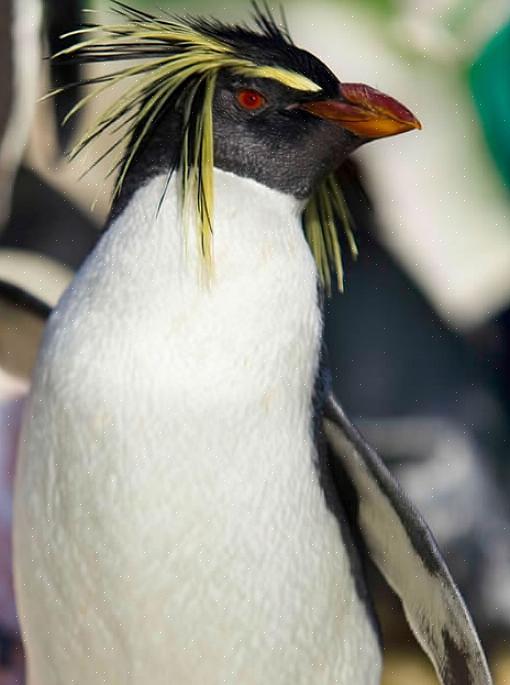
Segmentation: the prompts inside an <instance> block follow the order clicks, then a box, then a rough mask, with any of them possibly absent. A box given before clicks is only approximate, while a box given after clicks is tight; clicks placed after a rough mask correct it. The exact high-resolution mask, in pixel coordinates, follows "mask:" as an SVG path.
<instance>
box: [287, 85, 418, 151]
mask: <svg viewBox="0 0 510 685" xmlns="http://www.w3.org/2000/svg"><path fill="white" fill-rule="evenodd" d="M339 91H340V92H339V98H338V99H336V98H335V99H331V100H318V101H311V102H304V103H301V104H300V105H299V108H300V109H304V110H306V111H307V112H310V113H311V114H315V115H316V116H318V117H321V118H322V119H328V120H329V121H334V122H336V123H338V124H340V126H342V127H343V128H345V129H347V130H348V131H351V132H352V133H355V134H356V135H357V136H359V137H360V138H365V139H370V138H385V137H386V136H394V135H397V133H405V131H411V130H413V129H421V124H420V122H419V121H418V119H417V118H416V117H415V116H414V114H413V113H412V112H410V111H409V110H408V109H407V107H404V105H402V104H401V103H400V102H398V101H397V100H395V99H394V98H392V97H390V96H389V95H385V94H384V93H381V92H380V91H379V90H376V89H375V88H371V87H370V86H366V85H365V84H363V83H342V84H341V85H340V87H339Z"/></svg>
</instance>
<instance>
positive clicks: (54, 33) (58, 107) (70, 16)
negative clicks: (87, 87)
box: [44, 0, 88, 151]
mask: <svg viewBox="0 0 510 685" xmlns="http://www.w3.org/2000/svg"><path fill="white" fill-rule="evenodd" d="M86 4H88V3H86V2H83V0H65V2H56V1H55V0H46V2H45V6H44V11H45V19H46V31H47V35H48V43H49V52H50V56H51V55H55V54H56V53H57V52H60V50H64V49H65V48H67V47H69V46H70V45H73V44H74V43H76V36H68V37H62V36H65V34H67V33H69V32H70V31H75V30H76V29H77V28H79V27H80V26H81V24H82V23H83V13H82V10H83V9H84V7H85V6H86ZM81 70H82V67H81V65H80V64H78V63H77V62H73V61H68V62H62V61H59V60H56V61H53V60H52V61H50V78H51V85H52V88H54V89H55V88H66V90H64V91H63V92H62V93H59V94H58V95H56V96H55V97H54V98H53V103H54V108H55V117H56V125H57V126H56V128H57V136H58V140H59V144H60V149H61V150H62V151H64V150H66V149H67V147H68V146H69V143H70V142H71V139H72V137H73V135H74V132H75V130H76V126H77V124H78V123H79V117H73V118H72V120H71V121H68V122H66V123H65V124H63V123H62V122H63V121H64V118H65V116H66V114H67V113H68V112H69V111H70V110H71V109H72V107H74V105H75V104H76V103H77V102H78V97H79V89H80V87H79V86H78V85H77V84H78V83H79V81H80V79H81Z"/></svg>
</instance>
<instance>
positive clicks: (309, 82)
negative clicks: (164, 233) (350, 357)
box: [57, 0, 420, 285]
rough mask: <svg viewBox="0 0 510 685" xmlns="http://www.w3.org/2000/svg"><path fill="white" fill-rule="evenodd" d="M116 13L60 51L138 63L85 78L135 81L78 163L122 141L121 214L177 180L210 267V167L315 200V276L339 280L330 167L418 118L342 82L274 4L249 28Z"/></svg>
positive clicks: (337, 191) (339, 200)
mask: <svg viewBox="0 0 510 685" xmlns="http://www.w3.org/2000/svg"><path fill="white" fill-rule="evenodd" d="M114 5H115V7H116V11H117V13H118V14H119V15H120V16H121V17H122V19H123V20H124V23H121V24H113V25H111V26H101V27H87V28H86V29H83V31H82V33H85V34H86V36H85V40H83V41H82V42H79V43H77V44H76V45H74V46H72V47H71V48H66V49H65V50H63V51H62V52H61V53H59V55H57V58H60V59H75V60H78V61H81V62H96V61H117V60H131V61H132V62H131V64H130V66H128V67H125V68H122V69H120V70H117V71H114V72H113V73H112V74H111V75H106V76H105V75H101V76H99V77H95V78H92V79H89V80H88V82H87V83H89V84H96V85H97V89H98V91H103V90H105V89H106V88H107V87H108V86H109V85H116V84H118V83H119V82H121V81H122V82H123V81H129V82H130V84H131V85H130V86H129V88H128V89H127V91H126V93H125V95H124V96H123V97H121V98H117V100H116V101H115V102H114V103H113V104H112V105H111V106H110V107H109V108H107V109H106V110H105V111H104V112H103V114H102V115H100V116H99V117H98V118H97V119H96V122H95V125H94V126H93V128H92V129H91V130H89V131H88V132H87V133H86V134H85V135H84V137H83V138H82V139H81V140H80V141H79V142H78V144H77V145H76V147H75V149H74V150H73V151H72V153H71V157H73V156H75V155H77V154H78V153H79V152H81V150H83V149H84V148H85V147H86V146H87V145H88V144H89V143H90V142H91V141H92V140H93V139H94V138H96V137H97V136H98V135H100V134H103V133H104V132H105V131H108V132H110V133H113V134H117V140H116V142H114V144H113V145H111V146H110V147H109V148H108V149H107V150H106V153H105V154H107V153H109V152H115V150H116V149H121V150H122V153H121V156H120V159H119V160H118V162H117V163H116V164H115V165H114V169H113V170H117V169H118V173H117V182H116V186H115V195H116V196H117V211H118V210H119V207H121V206H122V205H124V204H126V202H127V201H128V200H129V197H130V196H131V195H132V194H133V192H134V191H135V190H136V189H137V188H138V187H140V185H141V184H142V183H144V182H145V181H146V180H148V178H150V177H151V176H154V175H158V174H166V175H167V178H169V177H170V175H171V174H172V173H173V172H174V171H176V172H177V173H180V175H181V178H182V183H181V184H180V187H181V189H182V194H183V198H182V199H183V203H182V204H183V207H186V206H189V200H190V199H191V200H192V205H194V208H195V210H196V222H195V223H196V225H197V227H198V236H199V242H200V246H201V250H202V253H203V256H204V263H205V264H206V265H210V264H211V261H212V237H213V174H212V171H213V167H215V166H216V167H218V168H220V169H223V170H226V171H230V172H232V173H234V174H237V175H239V176H243V177H248V178H251V179H254V180H255V181H258V182H260V183H262V184H264V185H267V186H269V187H270V188H273V189H276V190H279V191H282V192H285V193H288V194H291V195H293V196H294V197H296V198H298V199H301V200H303V201H308V203H307V204H306V207H305V210H304V213H303V220H304V228H305V232H306V234H307V237H308V238H309V242H310V244H311V248H312V252H314V256H315V258H316V261H317V264H318V267H319V273H320V275H321V278H322V280H323V282H324V281H329V280H330V265H331V264H332V266H333V269H334V270H335V271H336V272H337V276H339V279H338V281H339V284H341V260H340V257H339V255H340V246H339V243H338V237H337V235H336V228H335V226H334V224H335V222H336V221H337V220H338V219H339V220H340V222H341V223H343V224H344V228H345V230H346V232H347V234H348V237H352V236H349V227H348V225H347V224H346V216H347V212H346V207H345V203H344V201H343V197H342V192H341V188H340V187H339V185H338V183H337V181H336V179H335V175H334V171H335V169H337V168H338V167H339V166H340V164H341V163H342V162H343V161H344V159H345V158H346V157H347V155H348V154H349V153H350V152H352V151H353V150H355V149H356V148H357V147H359V146H360V145H362V144H363V143H365V142H367V141H369V140H373V139H376V138H381V137H384V136H388V135H395V134H397V133H402V132H404V131H409V130H411V129H415V128H420V124H419V122H418V120H417V119H416V118H415V117H414V115H413V114H412V113H411V112H410V111H409V110H408V109H406V108H405V107H404V106H403V105H401V104H400V103H399V102H397V101H396V100H394V99H393V98H391V97H389V96H387V95H385V94H383V93H381V92H379V91H377V90H375V89H374V88H371V87H370V86H366V85H363V84H352V83H341V82H340V81H339V80H338V78H337V77H336V76H335V75H334V74H333V73H332V72H331V71H330V70H329V69H328V67H327V66H326V65H324V64H323V63H322V62H321V61H320V60H319V59H317V58H316V57H315V56H314V55H312V54H310V53H309V52H307V51H305V50H302V49H300V48H298V47H297V46H295V45H294V43H293V42H292V39H291V38H290V35H289V32H288V30H287V28H286V27H285V26H284V27H283V28H282V27H281V26H279V25H278V24H277V22H276V20H275V18H274V17H273V15H272V14H271V12H270V10H269V9H268V8H267V7H264V8H263V9H261V8H259V6H258V5H257V4H256V3H254V4H253V8H254V12H253V19H254V26H253V27H252V28H250V27H248V26H246V25H245V24H241V25H229V24H224V23H221V22H219V21H216V20H212V19H205V18H193V17H187V18H185V19H176V18H174V17H166V18H161V19H159V18H156V17H154V16H152V15H150V14H149V13H147V12H144V11H141V10H137V9H134V8H130V7H128V6H127V5H125V4H124V3H122V2H118V1H116V0H114ZM94 29H98V30H100V31H101V32H102V33H101V34H100V36H99V37H98V38H90V32H91V31H93V30H94ZM78 33H80V32H78ZM133 61H134V66H133ZM93 95H94V94H92V95H90V94H89V95H88V96H86V97H85V98H84V99H83V101H82V102H81V103H79V104H78V105H77V106H75V107H74V108H73V110H71V112H70V115H72V114H74V113H75V112H77V111H78V110H79V109H80V108H81V107H82V106H83V105H84V104H86V103H87V102H89V101H90V99H91V97H92V96H93ZM123 122H124V123H125V124H126V127H124V128H122V126H121V125H122V123H123ZM126 138H127V139H128V141H129V142H128V145H127V146H126V145H125V143H126ZM104 156H105V155H103V157H104ZM113 170H112V171H113ZM350 242H351V243H352V242H353V241H350ZM326 285H327V283H326Z"/></svg>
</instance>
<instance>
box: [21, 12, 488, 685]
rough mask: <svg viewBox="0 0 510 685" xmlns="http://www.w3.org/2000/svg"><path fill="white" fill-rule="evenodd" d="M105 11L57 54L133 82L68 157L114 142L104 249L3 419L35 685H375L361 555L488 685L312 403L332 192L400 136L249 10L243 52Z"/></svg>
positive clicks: (352, 448) (191, 29)
mask: <svg viewBox="0 0 510 685" xmlns="http://www.w3.org/2000/svg"><path fill="white" fill-rule="evenodd" d="M115 7H116V10H117V12H118V14H119V15H120V17H119V19H118V21H117V23H114V24H112V25H108V26H103V27H96V28H101V34H100V35H99V37H95V36H94V30H95V27H91V26H87V27H86V28H84V29H83V30H82V40H79V42H78V43H77V44H76V45H75V46H74V47H71V48H69V47H67V48H65V50H64V51H62V53H61V54H60V58H61V59H73V60H78V61H80V62H85V63H86V62H93V61H117V60H124V59H129V60H130V62H129V66H127V67H125V68H120V69H116V70H115V71H114V72H113V73H112V74H110V75H109V76H104V75H103V76H100V77H97V78H92V79H90V81H89V83H90V82H91V83H95V84H96V88H97V89H99V90H104V89H107V88H108V87H109V86H116V85H118V84H119V83H124V82H125V81H126V80H127V81H131V83H130V85H129V86H128V88H127V89H126V91H125V94H124V95H123V96H120V97H117V98H116V99H115V101H114V102H113V104H112V105H110V106H109V107H108V108H107V109H106V110H105V111H104V113H103V114H100V115H99V116H98V118H97V120H96V122H95V124H94V125H93V127H92V129H91V130H90V131H89V132H87V133H86V134H85V136H84V138H83V139H82V140H81V141H80V142H79V143H78V144H77V146H76V148H75V153H79V152H80V151H81V150H82V149H84V148H85V147H86V146H87V145H88V143H89V142H90V141H91V140H94V139H95V138H96V137H97V136H98V135H101V134H104V133H105V132H107V133H108V132H110V133H111V134H112V136H113V137H115V135H117V136H118V141H119V145H122V143H125V137H126V135H128V136H129V141H128V144H127V146H126V145H124V147H123V148H122V149H120V148H119V147H118V146H117V145H116V143H115V142H113V143H112V142H111V141H112V138H110V139H109V140H108V142H107V143H106V146H107V149H106V150H105V154H106V152H109V151H112V153H113V154H115V153H116V152H119V153H120V154H119V156H118V158H117V159H116V161H115V163H114V165H113V167H112V170H113V171H114V172H115V173H117V181H116V187H115V199H114V202H113V206H112V211H111V215H110V219H109V221H108V224H107V229H106V230H105V231H104V233H103V235H102V237H101V239H100V241H99V242H98V244H97V245H96V247H95V248H94V250H93V251H92V253H91V254H90V255H89V257H88V258H87V260H86V261H85V263H84V264H83V266H82V267H81V268H80V269H79V271H78V273H77V275H76V276H75V277H74V279H73V281H72V282H71V284H70V285H69V287H68V289H67V290H66V292H65V293H64V295H63V296H62V298H61V299H60V301H59V303H58V304H57V306H56V307H55V309H54V310H53V312H52V314H51V316H50V318H49V320H48V323H47V326H46V329H45V332H44V335H43V342H42V345H41V348H40V351H39V356H38V361H37V363H36V368H35V371H34V374H33V377H32V385H31V391H30V396H29V398H28V400H27V405H26V408H25V412H24V420H23V428H22V433H21V441H20V451H19V456H18V467H17V474H16V494H15V504H14V573H15V589H16V599H17V607H18V614H19V619H20V623H21V629H22V634H23V641H24V647H25V652H26V657H27V669H28V673H27V677H28V685H64V684H65V685H67V684H68V683H75V685H99V683H109V684H112V685H114V684H115V685H117V684H119V685H120V684H125V683H133V684H141V683H151V685H167V684H168V683H175V684H184V683H186V684H189V685H198V684H200V685H204V684H207V685H209V684H210V685H216V684H219V683H232V684H233V683H243V685H262V684H267V683H271V684H272V685H290V684H291V683H292V684H293V685H295V684H297V685H305V684H306V685H319V684H321V685H323V684H326V683H328V684H329V683H338V684H340V685H376V684H377V683H379V682H380V678H381V663H382V647H381V644H380V639H379V633H378V628H377V621H376V619H375V615H374V611H373V607H372V601H371V598H370V594H369V591H368V588H367V585H366V579H365V570H364V562H363V558H364V557H363V551H362V550H364V551H365V553H366V554H367V555H368V556H369V558H370V559H371V561H372V562H374V563H375V565H376V566H377V567H378V568H379V570H380V571H381V573H382V575H383V576H384V578H385V579H386V581H387V582H388V583H389V585H390V586H391V587H392V588H393V589H394V590H395V592H396V593H397V595H398V596H399V597H400V600H401V602H402V605H403V607H404V611H405V614H406V617H407V619H408V621H409V624H410V626H411V628H412V630H413V631H414V633H415V635H416V638H417V640H418V642H419V643H420V644H421V646H422V647H423V649H424V651H425V652H426V654H427V655H428V656H429V658H430V660H431V662H432V664H433V666H434V668H435V670H436V672H437V674H438V677H439V678H440V681H441V682H442V683H443V684H444V685H454V684H456V685H460V684H462V685H467V684H472V685H488V684H489V683H491V677H490V674H489V670H488V667H487V663H486V659H485V656H484V653H483V651H482V648H481V646H480V643H479V640H478V637H477V634H476V631H475V628H474V626H473V624H472V621H471V618H470V616H469V614H468V612H467V610H466V607H465V605H464V603H463V600H462V598H461V597H460V595H459V593H458V590H457V588H456V586H455V584H454V581H453V580H452V577H451V575H450V573H449V571H448V569H447V568H446V566H445V564H444V562H443V560H442V557H441V555H440V553H439V551H438V549H437V547H436V544H435V542H434V540H433V538H432V536H431V534H430V532H429V530H428V528H427V526H426V524H425V523H424V521H423V520H422V518H421V517H420V515H419V514H418V512H417V511H416V510H415V508H414V507H413V506H412V504H411V503H410V501H409V499H408V498H407V497H406V495H405V494H404V493H403V491H402V490H401V489H400V487H399V486H398V484H397V483H396V481H395V480H394V479H393V478H392V477H391V476H390V474H389V473H388V471H387V470H386V468H385V467H384V465H383V464H382V462H381V461H380V459H379V458H378V456H377V455H376V454H375V452H374V451H373V450H372V449H371V448H370V447H369V446H368V445H367V443H366V442H365V441H364V440H363V438H362V437H361V435H360V434H359V433H358V431H357V430H356V429H355V428H354V427H353V426H352V424H351V423H350V422H349V420H348V419H347V417H346V416H345V414H344V412H343V410H342V408H341V405H340V404H339V402H338V401H337V399H336V398H335V396H334V395H333V393H332V390H331V378H330V374H329V372H328V369H327V355H326V350H325V348H324V345H323V337H322V328H323V321H322V320H323V316H322V302H323V297H324V295H325V294H327V292H328V290H329V289H330V288H331V285H332V279H333V278H334V276H335V274H336V277H337V281H338V282H339V284H341V252H340V251H341V246H342V244H343V243H344V242H347V243H350V244H351V247H353V246H352V234H351V232H350V229H349V226H348V224H347V223H346V211H345V203H344V201H343V197H342V191H341V187H340V186H339V185H338V183H337V177H336V175H335V170H336V169H337V168H338V167H339V166H340V165H341V164H342V162H343V160H344V159H345V158H346V157H347V156H348V155H349V154H350V153H351V152H352V151H353V150H355V149H356V148H357V147H359V146H360V145H362V144H363V143H365V142H367V141H369V140H372V139H377V138H381V137H384V136H387V135H395V134H397V133H402V132H404V131H410V130H413V129H418V128H419V127H420V124H419V122H418V120H417V119H416V118H415V117H414V115H413V114H412V113H411V112H410V111H409V110H408V109H407V108H405V107H404V106H403V105H401V104H400V103H398V102H397V101H396V100H394V99H393V98H391V97H389V96H387V95H385V94H383V93H381V92H379V91H377V90H375V89H374V88H371V87H369V86H366V85H363V84H349V83H344V82H341V81H340V80H339V79H338V78H337V77H336V76H335V75H334V74H333V73H332V72H331V71H330V70H329V69H328V68H327V67H326V66H325V65H324V64H323V63H322V62H321V61H320V60H319V59H318V58H316V57H315V56H314V55H312V54H310V53H308V52H306V51H304V50H302V49H300V48H298V47H297V46H296V45H294V43H293V42H292V40H291V37H290V35H289V32H288V29H287V28H286V27H285V26H284V27H283V28H282V27H281V26H280V25H279V24H278V22H277V21H276V19H275V17H274V16H273V15H272V14H271V12H270V11H269V9H268V8H267V7H265V6H264V7H259V6H257V5H256V4H254V6H253V15H254V16H253V19H254V24H253V25H251V26H248V25H245V24H242V25H231V24H224V23H221V22H219V21H216V20H214V19H206V18H195V17H186V18H183V19H180V18H176V17H173V16H164V17H162V18H157V17H155V16H153V15H151V14H149V13H147V12H143V11H140V10H136V9H133V8H130V7H129V6H127V5H125V4H123V3H121V2H116V3H115ZM95 92H98V91H97V90H96V91H93V93H95ZM92 97H94V95H93V94H92V95H91V94H89V95H86V96H85V98H84V100H83V101H82V103H83V104H85V103H86V102H87V101H90V99H91V98H92ZM73 109H74V110H75V111H77V110H78V109H79V107H78V108H76V107H75V108H73ZM123 123H125V124H126V127H127V128H124V129H121V128H120V126H121V124H123ZM126 130H127V133H126ZM342 223H343V231H344V234H345V241H344V240H343V239H342V238H341V237H340V236H339V232H337V230H336V227H337V225H342Z"/></svg>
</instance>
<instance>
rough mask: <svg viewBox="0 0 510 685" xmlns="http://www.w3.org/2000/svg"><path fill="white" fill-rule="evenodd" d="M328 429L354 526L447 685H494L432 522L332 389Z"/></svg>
mask: <svg viewBox="0 0 510 685" xmlns="http://www.w3.org/2000/svg"><path fill="white" fill-rule="evenodd" d="M323 428H324V433H325V437H326V440H327V443H328V454H329V464H330V467H331V470H332V472H333V476H334V480H335V483H336V485H337V487H338V489H339V491H340V495H341V497H342V501H343V502H344V503H345V504H346V508H347V510H348V515H349V518H350V519H351V525H354V526H355V527H356V528H357V529H358V530H359V532H360V533H361V538H362V540H363V542H364V544H365V546H366V549H367V552H368V555H369V557H370V558H371V560H372V561H373V562H374V563H375V565H376V566H377V568H378V569H379V571H380V572H381V573H382V575H383V576H384V578H385V580H386V581H387V583H388V584H389V585H390V587H391V588H392V589H393V590H394V591H395V592H396V594H397V595H398V596H399V597H400V600H401V602H402V606H403V609H404V613H405V615H406V618H407V621H408V622H409V625H410V627H411V629H412V630H413V632H414V634H415V636H416V638H417V640H418V642H419V643H420V645H421V647H422V648H423V650H424V651H425V653H426V654H427V656H428V657H429V658H430V660H431V662H432V664H433V665H434V668H435V670H436V672H437V675H438V676H439V678H440V681H441V683H443V685H490V684H491V683H492V680H491V676H490V673H489V669H488V666H487V661H486V658H485V655H484V653H483V650H482V647H481V645H480V641H479V639H478V635H477V633H476V630H475V627H474V626H473V623H472V620H471V617H470V615H469V613H468V611H467V609H466V606H465V604H464V602H463V600H462V597H461V596H460V594H459V591H458V589H457V587H456V586H455V583H454V582H453V579H452V577H451V575H450V572H449V571H448V568H447V567H446V564H445V562H444V561H443V558H442V556H441V553H440V552H439V550H438V548H437V545H436V543H435V541H434V538H433V537H432V534H431V532H430V530H429V528H428V527H427V524H426V523H425V522H424V520H423V519H422V518H421V516H420V514H419V513H418V512H417V511H416V509H415V507H414V505H413V504H412V503H411V502H410V500H409V499H408V497H407V496H406V495H405V493H404V492H403V491H402V489H401V488H400V486H399V485H398V483H397V481H396V480H395V479H394V478H393V476H392V475H391V474H390V472H389V471H388V470H387V468H386V467H385V465H384V464H383V462H382V461H381V459H380V457H379V456H378V455H377V454H376V452H375V451H374V450H373V449H372V448H371V447H370V446H369V445H368V444H367V443H366V442H365V441H364V440H363V438H362V437H361V435H360V434H359V433H358V431H357V430H356V429H355V428H354V426H353V425H352V424H351V423H350V421H349V420H348V418H347V417H346V415H345V414H344V412H343V410H342V408H341V406H340V405H339V403H338V402H337V401H336V399H335V397H334V396H333V395H332V394H330V395H329V397H328V398H327V400H326V404H325V408H324V418H323Z"/></svg>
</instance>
